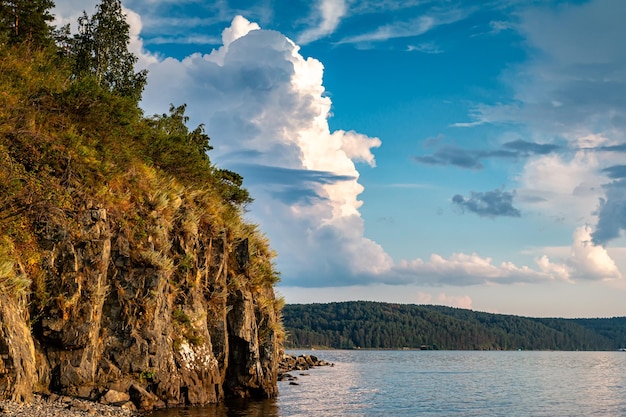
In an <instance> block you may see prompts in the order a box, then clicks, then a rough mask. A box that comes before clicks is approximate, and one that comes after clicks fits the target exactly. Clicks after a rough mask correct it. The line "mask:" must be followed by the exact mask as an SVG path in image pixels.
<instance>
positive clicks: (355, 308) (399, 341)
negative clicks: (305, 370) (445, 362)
mask: <svg viewBox="0 0 626 417" xmlns="http://www.w3.org/2000/svg"><path fill="white" fill-rule="evenodd" d="M283 319H284V325H285V329H286V330H287V333H288V337H287V342H286V347H288V348H296V347H316V346H319V347H328V348H334V349H358V348H362V349H402V348H410V349H445V350H517V349H523V350H617V349H620V348H624V347H626V317H617V318H607V319H557V318H531V317H520V316H513V315H503V314H490V313H482V312H477V311H472V310H466V309H458V308H451V307H444V306H431V305H407V304H389V303H379V302H368V301H354V302H341V303H328V304H288V305H286V306H285V307H284V309H283Z"/></svg>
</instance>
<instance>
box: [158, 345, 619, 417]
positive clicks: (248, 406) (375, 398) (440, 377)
mask: <svg viewBox="0 0 626 417" xmlns="http://www.w3.org/2000/svg"><path fill="white" fill-rule="evenodd" d="M290 353H294V354H296V355H299V354H302V353H308V354H311V353H315V354H316V356H318V357H319V358H320V359H324V360H326V361H328V362H334V363H335V366H334V367H320V368H315V369H313V370H310V371H307V372H306V374H308V375H301V373H300V372H293V373H292V375H294V376H296V377H298V380H297V382H298V384H299V385H289V383H288V382H286V381H285V382H279V391H280V394H279V396H278V398H277V399H276V400H267V401H261V402H250V401H249V402H228V403H225V404H222V405H217V406H211V407H203V408H188V409H180V410H167V411H160V412H155V413H153V414H152V416H154V417H183V416H185V417H230V416H241V417H252V416H254V417H257V416H267V417H300V416H302V417H304V416H365V417H370V416H434V417H444V416H446V417H448V416H456V417H473V416H476V417H478V416H533V417H535V416H546V417H547V416H550V417H555V416H581V417H583V416H585V417H586V416H622V415H623V416H626V353H624V352H462V351H461V352H459V351H446V352H444V351H439V352H438V351H324V352H307V351H297V352H290Z"/></svg>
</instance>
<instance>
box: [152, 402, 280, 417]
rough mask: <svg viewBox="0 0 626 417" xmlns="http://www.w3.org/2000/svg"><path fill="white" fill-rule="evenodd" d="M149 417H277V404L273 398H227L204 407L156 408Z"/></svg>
mask: <svg viewBox="0 0 626 417" xmlns="http://www.w3.org/2000/svg"><path fill="white" fill-rule="evenodd" d="M149 416H150V417H279V416H280V414H279V412H278V404H277V401H276V400H275V399H274V400H263V401H246V400H228V401H226V402H225V403H223V404H218V405H207V406H204V407H186V408H176V409H170V410H158V411H155V412H152V413H150V414H149Z"/></svg>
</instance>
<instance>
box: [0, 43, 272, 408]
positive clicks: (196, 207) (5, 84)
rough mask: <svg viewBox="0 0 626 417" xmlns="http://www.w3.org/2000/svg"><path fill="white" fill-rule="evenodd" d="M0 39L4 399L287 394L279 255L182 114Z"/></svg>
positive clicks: (237, 180)
mask: <svg viewBox="0 0 626 417" xmlns="http://www.w3.org/2000/svg"><path fill="white" fill-rule="evenodd" d="M69 74H70V72H69V70H68V69H67V68H66V67H64V63H63V61H62V60H59V57H58V56H56V55H54V54H52V53H50V52H46V51H36V50H32V49H30V48H28V46H24V47H21V48H11V49H8V47H6V46H2V45H1V44H0V80H2V81H0V397H1V398H3V399H10V400H17V401H22V400H29V399H30V398H32V395H33V393H34V392H41V393H55V394H60V395H68V396H74V397H80V398H88V399H91V400H94V401H101V402H106V403H116V404H120V405H121V404H124V403H128V402H132V403H133V404H134V405H135V406H136V407H137V408H139V409H152V408H157V407H165V406H167V407H171V406H177V405H184V404H205V403H214V402H218V401H220V400H221V399H223V398H225V397H226V396H238V397H272V396H274V395H276V393H277V388H276V381H277V372H278V362H279V351H280V349H281V343H282V336H283V330H282V323H281V320H280V308H281V300H277V299H276V297H275V295H274V291H273V285H274V284H275V283H276V282H277V281H278V273H277V272H276V271H275V270H274V267H273V263H272V257H273V253H272V251H271V249H270V248H269V245H268V242H267V239H266V238H265V237H264V236H263V235H262V234H261V233H260V232H259V231H258V230H257V227H256V226H255V225H252V224H249V223H247V222H246V221H245V220H244V219H243V212H244V209H245V206H246V204H248V203H249V202H250V201H251V200H250V198H249V197H248V195H247V192H246V191H245V189H243V188H241V184H242V179H241V177H240V176H238V175H237V174H236V173H233V172H230V171H226V170H220V169H217V168H216V167H215V166H213V165H212V164H211V163H210V161H209V158H208V156H207V151H208V150H210V146H209V145H208V141H209V138H208V136H206V135H205V134H204V131H203V129H202V127H201V126H200V127H198V128H197V129H195V130H188V129H187V127H186V125H185V124H186V122H187V118H186V117H185V116H184V110H185V109H184V106H181V107H178V108H176V107H173V106H172V108H171V109H170V113H169V114H163V115H160V116H153V117H144V116H143V114H142V112H141V110H140V109H139V108H138V107H137V105H136V103H135V102H134V101H133V100H131V99H128V98H125V97H121V96H119V95H116V94H113V93H111V92H109V91H107V90H106V89H102V88H101V87H99V86H98V84H97V83H95V82H92V80H90V79H89V78H85V79H80V80H72V78H71V76H70V75H69Z"/></svg>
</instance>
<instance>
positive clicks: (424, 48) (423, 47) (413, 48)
mask: <svg viewBox="0 0 626 417" xmlns="http://www.w3.org/2000/svg"><path fill="white" fill-rule="evenodd" d="M406 50H407V52H422V53H425V54H442V53H443V52H444V50H443V49H441V48H440V47H439V45H437V44H436V43H434V42H422V43H420V44H417V45H409V46H408V47H407V48H406Z"/></svg>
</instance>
